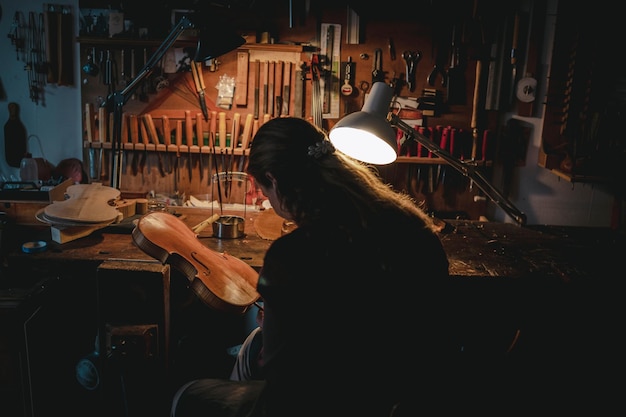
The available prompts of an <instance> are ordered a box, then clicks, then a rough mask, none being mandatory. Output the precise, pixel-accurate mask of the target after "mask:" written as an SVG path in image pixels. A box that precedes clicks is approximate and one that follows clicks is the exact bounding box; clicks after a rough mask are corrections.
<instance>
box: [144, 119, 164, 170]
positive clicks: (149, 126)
mask: <svg viewBox="0 0 626 417" xmlns="http://www.w3.org/2000/svg"><path fill="white" fill-rule="evenodd" d="M143 123H144V125H145V127H146V131H147V133H148V137H149V138H150V141H152V145H153V146H154V152H155V153H156V154H157V157H158V159H159V166H158V168H159V174H161V176H162V177H164V176H165V164H164V163H163V155H161V151H162V150H163V149H162V148H161V151H160V150H159V149H160V148H159V146H160V143H159V134H158V133H157V130H156V127H155V126H154V120H152V116H151V115H150V113H145V114H144V115H143ZM163 146H164V145H163ZM151 149H152V146H151Z"/></svg>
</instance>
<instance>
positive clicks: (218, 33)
mask: <svg viewBox="0 0 626 417" xmlns="http://www.w3.org/2000/svg"><path fill="white" fill-rule="evenodd" d="M196 27H199V28H200V33H199V38H198V44H197V46H196V54H195V56H194V58H193V60H194V61H196V62H203V61H206V60H209V59H213V58H217V57H219V56H221V55H224V54H225V53H227V52H230V51H232V50H233V49H236V48H239V47H240V46H241V45H243V44H244V43H246V40H245V39H244V38H243V36H241V35H238V34H236V33H235V32H234V31H233V30H232V28H228V27H226V26H225V25H224V24H223V23H216V24H214V25H207V24H205V25H202V26H199V25H196Z"/></svg>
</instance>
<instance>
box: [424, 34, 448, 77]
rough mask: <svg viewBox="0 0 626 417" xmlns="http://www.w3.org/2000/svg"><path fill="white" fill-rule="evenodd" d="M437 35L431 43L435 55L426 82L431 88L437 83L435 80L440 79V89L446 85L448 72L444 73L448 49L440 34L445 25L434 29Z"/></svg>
mask: <svg viewBox="0 0 626 417" xmlns="http://www.w3.org/2000/svg"><path fill="white" fill-rule="evenodd" d="M436 30H437V32H438V33H437V34H436V35H435V41H434V42H433V49H434V55H435V65H434V66H433V69H432V71H430V74H428V77H427V78H426V81H427V82H428V84H429V85H430V86H432V87H434V86H435V84H436V83H437V78H441V87H446V86H447V85H448V72H447V71H446V61H447V60H448V48H447V44H446V42H445V40H444V36H443V35H442V32H443V31H444V30H445V25H440V26H438V27H437V28H436Z"/></svg>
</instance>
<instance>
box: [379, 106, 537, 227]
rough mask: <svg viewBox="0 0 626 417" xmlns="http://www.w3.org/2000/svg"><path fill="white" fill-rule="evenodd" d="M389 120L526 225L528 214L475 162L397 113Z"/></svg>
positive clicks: (516, 219) (391, 113)
mask: <svg viewBox="0 0 626 417" xmlns="http://www.w3.org/2000/svg"><path fill="white" fill-rule="evenodd" d="M387 120H388V121H389V122H390V123H391V125H393V126H396V127H397V128H398V129H400V130H402V132H403V133H404V134H405V135H406V136H407V138H408V139H406V140H415V141H417V142H419V143H421V144H422V146H423V147H425V148H426V149H428V150H429V151H430V152H432V153H433V154H434V155H435V156H437V157H439V158H441V159H443V160H445V161H446V162H447V163H448V165H450V166H452V167H453V168H454V169H456V170H457V171H459V172H460V173H461V174H463V176H465V177H467V178H469V179H471V180H472V181H474V183H475V184H476V186H477V187H478V188H480V189H481V190H482V191H483V192H484V193H485V194H486V195H487V196H488V197H489V198H490V199H491V201H493V202H494V203H496V204H497V205H498V206H499V207H500V208H501V209H502V210H504V211H505V212H506V214H508V215H509V216H510V217H511V218H512V219H513V220H515V221H516V222H517V223H518V224H519V225H521V226H524V225H525V224H526V215H525V214H524V213H523V212H522V211H520V210H519V209H518V208H517V207H516V206H515V205H514V204H513V203H511V201H509V199H507V198H506V197H505V196H504V195H502V193H501V192H500V191H498V189H496V188H495V187H494V186H493V185H491V183H490V182H489V181H488V180H487V179H486V178H485V177H484V176H483V175H482V174H481V173H480V171H478V170H477V169H476V164H475V163H469V162H465V161H461V160H460V159H458V158H456V157H454V156H453V155H451V154H450V153H449V152H447V151H446V150H445V149H443V148H441V147H439V146H438V145H437V144H436V143H435V142H433V141H432V140H430V139H428V138H427V137H426V136H424V135H422V134H420V133H419V132H417V131H416V130H415V129H414V128H412V127H411V126H409V125H408V124H407V123H405V122H404V121H402V119H400V117H398V115H397V114H395V113H393V112H389V114H388V115H387Z"/></svg>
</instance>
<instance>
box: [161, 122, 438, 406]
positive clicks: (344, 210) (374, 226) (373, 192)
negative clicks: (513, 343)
mask: <svg viewBox="0 0 626 417" xmlns="http://www.w3.org/2000/svg"><path fill="white" fill-rule="evenodd" d="M247 172H248V173H249V174H250V175H251V176H252V177H253V178H254V181H255V183H256V184H257V186H258V187H260V188H261V190H262V191H263V194H264V195H265V196H266V197H268V199H269V201H270V202H271V204H272V207H273V209H274V210H275V211H276V213H277V214H278V215H280V216H282V217H283V218H285V219H287V220H291V221H293V222H295V223H296V225H297V228H296V229H295V230H294V231H292V232H291V233H289V234H286V235H284V236H281V237H280V238H279V239H277V240H275V241H274V242H273V244H272V245H271V247H270V248H269V249H268V251H267V253H266V255H265V259H264V264H263V269H262V271H261V272H260V275H259V282H258V287H257V288H258V292H259V294H260V295H261V297H262V299H263V302H264V321H263V375H264V377H265V380H264V382H263V383H262V384H259V383H258V382H259V381H254V382H253V381H247V382H240V381H231V382H230V384H232V385H233V387H234V386H236V391H237V393H238V395H239V397H236V396H235V397H232V398H231V399H234V402H237V400H236V398H239V399H241V401H239V402H238V404H237V406H235V408H238V407H239V408H238V409H237V410H233V409H232V408H231V409H229V411H228V413H227V414H222V415H229V416H230V415H246V413H248V412H249V413H250V414H248V415H255V416H269V417H274V416H330V415H333V416H334V415H337V416H340V415H353V416H372V417H375V416H376V417H378V416H380V417H387V416H390V415H392V414H393V413H394V410H397V409H398V408H406V407H407V405H408V404H409V402H411V399H412V398H414V397H415V395H416V392H417V390H418V389H419V390H421V391H420V392H419V393H420V397H421V394H422V393H424V389H423V387H422V382H423V381H427V383H428V384H429V386H430V387H432V388H433V391H436V390H437V389H436V388H435V387H438V384H437V380H436V379H437V378H441V379H445V378H446V373H445V372H444V370H443V368H442V367H443V365H444V363H443V362H440V361H439V360H438V359H437V358H438V357H440V356H441V355H445V353H446V348H447V347H448V346H449V343H448V341H446V340H445V334H448V331H449V330H450V329H446V328H445V327H446V324H445V323H443V320H445V317H447V315H448V314H447V307H446V305H445V293H446V288H447V285H448V260H447V257H446V254H445V252H444V250H443V247H442V245H441V243H440V241H439V238H438V236H437V234H436V228H435V226H434V224H433V222H432V220H431V218H430V217H429V216H428V215H426V214H425V213H424V212H423V211H422V210H421V209H420V208H418V207H417V205H416V204H415V202H414V201H413V200H412V199H411V198H410V197H409V196H407V195H405V194H402V193H399V192H396V191H394V190H393V189H392V188H391V187H390V186H388V185H386V184H385V183H383V182H382V181H381V179H380V178H379V176H378V175H377V172H376V171H375V170H374V169H373V168H372V167H369V166H366V165H364V164H361V163H360V162H357V161H355V160H353V159H351V158H349V157H347V156H346V155H344V154H342V153H340V152H339V151H336V150H335V149H334V147H333V146H332V144H331V143H330V141H329V140H328V137H327V135H326V134H325V132H324V131H322V130H321V129H318V128H317V127H315V126H314V125H313V124H311V123H309V122H308V121H306V120H304V119H300V118H292V117H285V118H275V119H272V120H270V121H268V122H266V123H265V124H263V125H262V126H261V127H260V128H259V130H258V132H257V134H256V135H255V137H254V140H253V142H252V145H251V149H250V157H249V162H248V168H247ZM416 341H417V343H416ZM433 370H436V371H435V372H431V371H433ZM407 379H408V381H407ZM411 380H414V381H415V384H413V383H411V382H410V381H411ZM248 382H249V383H253V386H250V385H246V384H247V383H248ZM216 384H217V385H218V386H219V389H218V390H221V391H222V392H224V391H223V389H224V384H223V383H221V382H216V381H212V380H200V381H194V382H192V383H190V384H189V385H188V386H187V387H185V388H184V389H181V390H180V391H179V393H178V396H177V399H176V401H175V404H174V406H173V416H175V417H184V416H195V415H198V416H200V415H204V416H210V415H212V414H210V413H209V412H207V410H208V409H210V408H212V407H214V405H215V403H216V401H217V402H219V400H216V396H217V395H219V394H216V393H217V390H216V389H215V387H216ZM227 385H228V384H227ZM233 389H234V388H233ZM227 390H228V388H227ZM426 395H427V394H426ZM393 415H395V414H393Z"/></svg>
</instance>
